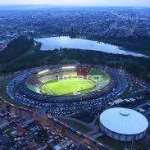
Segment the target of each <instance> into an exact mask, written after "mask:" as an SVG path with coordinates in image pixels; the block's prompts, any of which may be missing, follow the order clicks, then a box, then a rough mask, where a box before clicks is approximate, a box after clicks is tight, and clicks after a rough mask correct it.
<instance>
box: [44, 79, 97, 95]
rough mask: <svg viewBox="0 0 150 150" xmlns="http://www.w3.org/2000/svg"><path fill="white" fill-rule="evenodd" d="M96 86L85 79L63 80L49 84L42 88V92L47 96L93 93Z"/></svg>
mask: <svg viewBox="0 0 150 150" xmlns="http://www.w3.org/2000/svg"><path fill="white" fill-rule="evenodd" d="M94 87H95V85H94V82H93V81H91V80H87V79H83V78H71V79H62V80H59V81H56V82H51V81H49V82H47V83H45V84H44V85H42V86H41V91H42V92H43V93H45V94H47V95H59V96H60V95H69V94H73V93H74V92H80V93H87V91H88V92H89V91H92V90H93V89H94Z"/></svg>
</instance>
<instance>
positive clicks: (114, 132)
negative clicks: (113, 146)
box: [100, 107, 148, 142]
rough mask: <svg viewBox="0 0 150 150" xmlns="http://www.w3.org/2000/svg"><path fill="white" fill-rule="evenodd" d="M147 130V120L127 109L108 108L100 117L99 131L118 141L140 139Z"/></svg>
mask: <svg viewBox="0 0 150 150" xmlns="http://www.w3.org/2000/svg"><path fill="white" fill-rule="evenodd" d="M147 128H148V120H147V119H146V117H145V116H143V115H142V114H141V113H139V112H137V111H135V110H132V109H128V108H121V107H118V108H110V109H107V110H105V111H104V112H103V113H102V114H101V115H100V129H101V130H102V131H103V132H104V133H105V134H106V135H107V136H109V137H111V138H113V139H116V140H119V141H124V142H128V141H137V140H140V139H142V138H143V137H144V136H145V134H146V130H147Z"/></svg>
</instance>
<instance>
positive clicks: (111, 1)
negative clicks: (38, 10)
mask: <svg viewBox="0 0 150 150" xmlns="http://www.w3.org/2000/svg"><path fill="white" fill-rule="evenodd" d="M42 4H48V5H56V6H57V5H58V6H60V5H62V6H144V7H145V6H146V7H149V6H150V1H149V0H138V1H135V0H126V1H125V0H124V1H120V0H57V1H55V0H32V1H31V0H25V1H23V2H21V1H19V0H14V1H13V2H12V1H10V0H5V1H3V0H0V5H42Z"/></svg>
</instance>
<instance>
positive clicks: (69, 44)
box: [36, 36, 147, 57]
mask: <svg viewBox="0 0 150 150" xmlns="http://www.w3.org/2000/svg"><path fill="white" fill-rule="evenodd" d="M36 41H38V42H41V43H42V46H41V49H40V50H42V51H48V50H55V49H63V48H67V49H79V50H94V51H100V52H105V53H112V54H121V55H132V56H135V57H147V56H146V55H144V54H139V53H135V52H131V51H126V50H123V49H121V48H120V47H118V46H115V45H111V44H106V43H103V42H97V41H92V40H87V39H80V38H70V37H69V36H61V37H49V38H38V39H36Z"/></svg>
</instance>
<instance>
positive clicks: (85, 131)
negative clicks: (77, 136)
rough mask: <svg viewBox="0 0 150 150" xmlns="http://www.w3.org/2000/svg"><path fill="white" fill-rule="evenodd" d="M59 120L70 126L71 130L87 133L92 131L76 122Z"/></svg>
mask: <svg viewBox="0 0 150 150" xmlns="http://www.w3.org/2000/svg"><path fill="white" fill-rule="evenodd" d="M59 120H61V121H63V122H64V123H66V124H67V125H69V126H71V127H72V128H74V129H76V130H77V131H79V132H82V133H87V132H90V131H91V130H92V129H91V128H90V127H87V126H85V125H83V124H81V123H79V122H77V121H74V120H70V119H68V118H59Z"/></svg>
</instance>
